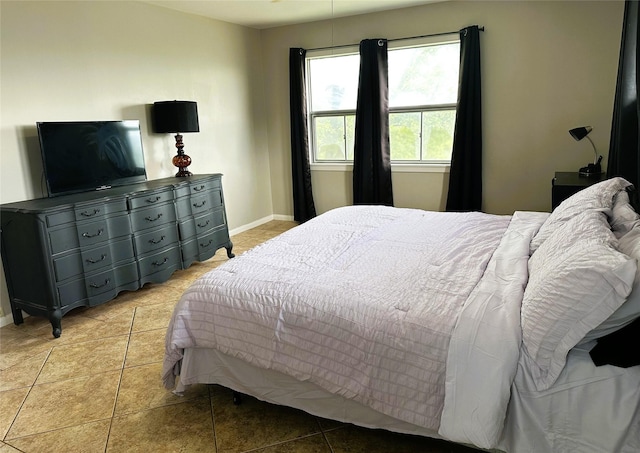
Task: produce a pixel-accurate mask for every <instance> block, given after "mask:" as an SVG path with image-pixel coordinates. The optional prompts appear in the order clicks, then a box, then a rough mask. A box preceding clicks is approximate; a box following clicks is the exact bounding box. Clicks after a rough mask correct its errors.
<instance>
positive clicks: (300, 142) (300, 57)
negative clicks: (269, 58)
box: [289, 48, 316, 223]
mask: <svg viewBox="0 0 640 453" xmlns="http://www.w3.org/2000/svg"><path fill="white" fill-rule="evenodd" d="M306 54H307V51H306V50H304V49H299V48H295V49H293V48H292V49H289V104H290V115H291V172H292V179H293V219H294V220H296V221H298V222H301V223H302V222H306V221H307V220H309V219H311V218H313V217H315V216H316V207H315V204H314V202H313V191H312V188H311V165H310V163H309V139H308V137H309V134H308V133H307V99H306V98H307V95H306V88H305V78H306V74H305V56H306Z"/></svg>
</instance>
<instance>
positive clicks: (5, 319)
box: [0, 214, 293, 327]
mask: <svg viewBox="0 0 640 453" xmlns="http://www.w3.org/2000/svg"><path fill="white" fill-rule="evenodd" d="M272 220H283V221H288V222H291V221H293V216H290V215H279V214H274V215H270V216H267V217H263V218H261V219H258V220H256V221H255V222H251V223H248V224H246V225H242V226H240V227H237V228H234V229H233V230H229V236H233V235H236V234H239V233H243V232H245V231H247V230H250V229H252V228H255V227H259V226H260V225H264V224H265V223H267V222H271V221H272ZM22 316H23V317H25V318H27V317H28V316H29V315H28V314H27V313H25V312H22ZM12 323H13V315H12V314H11V313H9V314H6V315H4V316H0V327H4V326H6V325H9V324H12Z"/></svg>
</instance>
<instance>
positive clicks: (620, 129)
mask: <svg viewBox="0 0 640 453" xmlns="http://www.w3.org/2000/svg"><path fill="white" fill-rule="evenodd" d="M639 15H640V7H639V6H638V2H637V1H627V2H625V8H624V23H623V28H622V43H621V45H620V61H619V63H618V82H617V86H616V97H615V102H614V107H613V122H612V125H611V140H610V143H609V161H608V165H607V176H608V177H613V176H622V177H623V178H625V179H627V180H628V181H629V182H632V183H633V184H634V185H635V186H636V187H638V185H639V184H640V180H639V176H640V143H639V142H638V119H639V115H638V109H639V108H640V104H639V103H638V82H639V80H638V71H637V65H638V16H639Z"/></svg>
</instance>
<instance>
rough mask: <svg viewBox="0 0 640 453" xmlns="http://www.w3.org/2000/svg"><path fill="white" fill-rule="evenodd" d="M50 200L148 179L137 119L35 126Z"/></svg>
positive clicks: (48, 123) (50, 123) (49, 123)
mask: <svg viewBox="0 0 640 453" xmlns="http://www.w3.org/2000/svg"><path fill="white" fill-rule="evenodd" d="M37 128H38V137H39V139H40V151H41V153H42V162H43V167H44V176H45V181H46V184H47V191H48V193H49V196H50V197H55V196H58V195H66V194H70V193H77V192H86V191H91V190H101V189H109V188H110V187H115V186H122V185H125V184H133V183H137V182H143V181H146V179H147V173H146V170H145V164H144V155H143V153H142V136H141V134H140V122H139V121H138V120H125V121H79V122H78V121H76V122H39V123H37Z"/></svg>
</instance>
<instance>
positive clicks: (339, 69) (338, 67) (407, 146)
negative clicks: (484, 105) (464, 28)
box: [307, 41, 460, 164]
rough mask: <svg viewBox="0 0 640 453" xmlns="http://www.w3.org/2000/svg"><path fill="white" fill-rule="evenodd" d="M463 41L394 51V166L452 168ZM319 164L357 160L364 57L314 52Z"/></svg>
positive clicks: (312, 106) (313, 117)
mask: <svg viewBox="0 0 640 453" xmlns="http://www.w3.org/2000/svg"><path fill="white" fill-rule="evenodd" d="M459 59H460V43H459V41H451V42H445V43H442V42H440V43H426V44H425V43H422V44H420V45H413V46H408V47H397V48H392V49H389V141H390V145H391V161H392V163H395V164H399V163H411V164H422V163H449V162H450V160H451V149H452V147H453V129H454V123H455V116H456V98H457V94H458V71H459ZM307 65H308V66H307V69H308V70H307V74H308V78H307V80H308V82H307V84H308V87H307V88H308V99H309V120H310V128H309V129H310V131H311V152H312V162H314V163H347V162H351V161H353V145H354V137H355V113H356V102H357V96H358V71H359V67H360V56H359V55H358V53H357V49H354V50H352V51H351V52H345V53H344V54H341V55H329V56H327V55H319V54H317V53H316V54H313V53H312V52H310V53H309V56H308V58H307Z"/></svg>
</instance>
